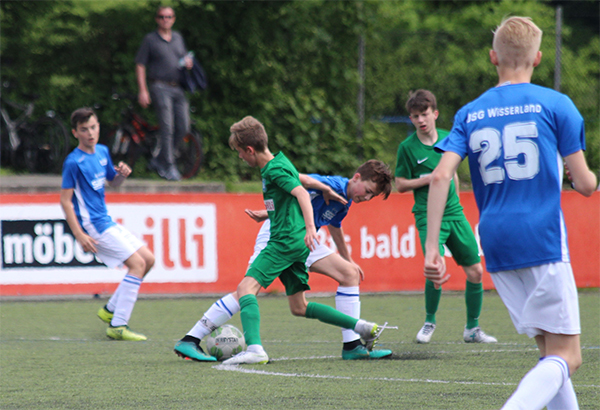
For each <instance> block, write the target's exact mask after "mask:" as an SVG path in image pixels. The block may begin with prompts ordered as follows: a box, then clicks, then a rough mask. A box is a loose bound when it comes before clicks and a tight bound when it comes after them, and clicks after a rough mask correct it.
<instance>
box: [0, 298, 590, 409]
mask: <svg viewBox="0 0 600 410" xmlns="http://www.w3.org/2000/svg"><path fill="white" fill-rule="evenodd" d="M361 299H362V317H363V318H365V319H367V320H373V321H377V322H379V323H381V322H384V321H389V322H390V324H392V325H398V326H399V327H400V329H399V330H386V331H385V332H384V333H383V334H382V337H381V344H382V346H383V347H387V348H390V349H392V350H393V351H394V355H393V356H392V358H391V359H389V360H379V361H343V360H342V359H341V356H340V353H341V334H340V331H339V329H338V328H335V327H333V326H329V325H325V324H322V323H320V322H318V321H315V320H307V319H304V318H295V317H292V316H291V314H290V313H289V309H288V306H287V299H286V298H285V297H282V296H266V297H261V298H259V305H260V308H261V315H262V316H261V317H262V323H261V333H262V340H263V344H264V346H265V349H266V350H267V353H268V354H269V356H270V357H271V363H269V364H267V365H249V366H248V365H246V366H239V367H234V366H223V365H218V364H217V365H215V364H211V363H198V362H192V361H188V360H182V359H180V358H179V357H177V356H176V355H175V354H174V353H173V350H172V348H173V345H174V343H175V342H176V341H177V340H178V339H179V338H181V337H182V336H183V335H184V334H185V333H186V332H187V331H188V330H189V329H190V328H191V327H192V326H193V325H194V324H195V323H196V321H197V320H198V319H200V317H201V315H202V313H203V312H204V311H205V310H206V309H207V308H208V307H209V306H210V305H211V304H212V302H213V301H214V300H215V299H214V298H182V299H141V300H139V301H138V303H137V304H136V307H135V310H134V312H133V316H132V319H131V321H130V325H131V328H132V329H134V330H136V331H139V332H142V333H144V334H146V335H147V336H148V337H149V340H148V341H146V342H118V341H112V340H110V339H108V338H107V337H106V336H105V328H106V325H105V324H104V323H103V322H101V321H100V320H99V319H98V318H97V317H96V311H97V310H98V308H100V307H101V306H102V305H103V304H104V303H105V302H106V301H105V300H73V301H44V302H32V301H25V302H23V301H20V302H17V301H3V302H2V303H1V304H0V319H1V321H0V372H1V373H0V378H1V380H0V381H1V383H0V386H1V391H0V393H1V394H0V409H265V410H268V409H277V410H281V409H388V408H389V409H411V410H416V409H498V408H500V407H501V405H502V404H503V403H504V401H505V400H506V399H507V398H508V397H509V396H510V394H511V393H512V392H513V391H514V389H515V387H516V385H517V383H518V382H519V380H520V379H521V378H522V377H523V375H524V374H525V373H526V372H527V371H528V370H529V369H530V368H531V367H532V366H534V365H535V363H536V362H537V359H538V352H537V349H536V347H535V344H534V342H533V340H531V339H529V338H527V337H526V336H524V335H518V334H517V333H516V331H515V330H514V327H513V325H512V323H511V321H510V319H509V316H508V313H507V310H506V308H505V307H504V305H503V304H502V302H501V301H500V298H499V297H498V296H497V294H496V293H495V292H486V294H485V297H484V306H483V312H482V316H481V320H480V323H481V326H482V328H483V329H484V330H485V331H486V332H487V333H489V334H491V335H493V336H495V337H497V338H498V340H499V342H498V343H497V344H493V345H489V344H488V345H478V344H466V343H464V342H463V341H462V330H463V327H464V322H465V320H464V317H465V307H464V299H463V297H462V295H460V294H458V293H450V292H448V293H445V294H444V295H443V296H442V300H441V304H440V309H439V312H438V315H437V329H436V331H435V334H434V336H433V339H432V342H431V343H430V344H427V345H419V344H416V343H415V342H414V338H415V335H416V333H417V331H418V330H419V328H420V327H421V325H422V323H423V319H424V307H423V297H422V295H420V294H419V295H415V294H408V295H407V294H387V295H363V296H362V297H361ZM309 300H311V301H315V302H319V303H325V304H329V305H332V306H333V305H334V300H333V297H332V296H329V297H322V298H316V297H315V298H310V299H309ZM580 310H581V319H582V329H583V334H582V337H581V344H582V350H583V360H584V364H583V366H582V367H581V369H580V370H579V371H578V372H577V373H576V374H575V375H574V377H573V384H574V386H575V391H576V392H577V394H578V397H579V405H580V408H581V409H582V410H583V409H600V325H599V324H600V295H599V293H598V290H597V289H594V290H584V291H580ZM230 323H231V324H233V325H235V326H237V327H239V328H241V324H240V321H239V315H236V316H235V317H234V318H233V319H232V320H231V321H230ZM203 346H204V343H203Z"/></svg>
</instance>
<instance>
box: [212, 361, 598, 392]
mask: <svg viewBox="0 0 600 410" xmlns="http://www.w3.org/2000/svg"><path fill="white" fill-rule="evenodd" d="M335 358H338V356H310V357H280V358H278V359H271V362H277V361H286V360H318V359H335ZM212 368H213V369H215V370H221V371H229V372H238V373H246V374H259V375H263V376H279V377H299V378H312V379H331V380H366V381H382V382H404V383H439V384H460V385H475V386H516V385H517V383H500V382H495V383H493V382H473V381H469V382H467V381H459V380H435V379H402V378H397V377H353V376H334V375H325V374H309V373H283V372H269V371H266V370H256V369H251V368H248V367H244V366H241V365H240V366H236V365H233V366H232V365H226V364H217V365H214V366H212ZM574 386H575V387H590V388H598V387H600V386H599V385H588V384H574Z"/></svg>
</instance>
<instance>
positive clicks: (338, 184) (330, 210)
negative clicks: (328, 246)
mask: <svg viewBox="0 0 600 410" xmlns="http://www.w3.org/2000/svg"><path fill="white" fill-rule="evenodd" d="M308 176H309V177H311V178H314V179H316V180H317V181H319V182H321V183H323V184H325V185H328V186H330V187H331V188H333V190H334V191H335V192H336V193H338V194H339V195H341V196H343V197H344V198H346V199H348V192H347V190H348V178H343V177H339V176H322V175H318V174H308ZM308 193H309V194H310V199H311V203H312V207H313V213H314V216H315V226H316V228H317V230H318V229H319V228H320V227H321V226H325V225H331V226H334V227H336V228H340V227H341V226H342V220H343V219H344V218H345V217H346V215H347V214H348V209H349V208H350V205H351V204H352V200H350V199H348V203H347V204H346V205H344V204H342V203H340V202H338V201H329V205H327V204H326V203H325V200H324V199H323V193H322V192H321V191H317V190H314V189H309V190H308Z"/></svg>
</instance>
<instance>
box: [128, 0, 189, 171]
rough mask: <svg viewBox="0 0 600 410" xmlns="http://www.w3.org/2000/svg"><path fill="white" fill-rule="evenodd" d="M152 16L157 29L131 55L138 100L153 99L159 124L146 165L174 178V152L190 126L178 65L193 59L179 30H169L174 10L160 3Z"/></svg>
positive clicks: (151, 101)
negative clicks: (152, 153)
mask: <svg viewBox="0 0 600 410" xmlns="http://www.w3.org/2000/svg"><path fill="white" fill-rule="evenodd" d="M155 19H156V24H157V26H158V28H157V30H156V31H153V32H152V33H149V34H147V35H146V36H145V37H144V40H143V41H142V45H141V46H140V49H139V50H138V53H137V56H136V57H135V63H136V66H135V74H136V77H137V83H138V87H139V94H138V102H139V104H140V105H141V106H142V107H143V108H146V107H148V105H150V104H151V103H153V105H154V108H155V110H156V115H157V117H158V123H159V126H160V152H159V154H158V155H157V156H156V158H153V159H152V160H151V161H150V164H149V166H150V168H152V169H153V170H155V171H156V172H157V173H158V175H160V176H161V177H163V178H165V179H168V180H170V181H178V180H180V179H181V175H180V174H179V171H178V170H177V167H176V166H175V155H174V152H175V149H176V147H177V144H178V143H179V142H180V141H181V139H182V138H183V136H184V135H185V134H186V133H187V132H188V131H189V128H190V117H189V103H188V101H187V99H186V97H185V92H184V90H183V88H182V87H181V85H180V83H179V78H180V73H179V69H180V67H181V66H182V65H185V67H186V68H187V69H188V70H190V69H191V68H192V66H193V64H194V63H193V59H192V57H191V56H189V55H188V52H187V49H186V47H185V43H184V41H183V37H181V34H179V32H177V31H173V30H171V27H173V24H174V23H175V11H173V9H172V8H171V7H165V6H160V7H159V8H158V10H157V11H156V17H155Z"/></svg>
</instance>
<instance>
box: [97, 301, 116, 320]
mask: <svg viewBox="0 0 600 410" xmlns="http://www.w3.org/2000/svg"><path fill="white" fill-rule="evenodd" d="M114 315H115V314H114V313H113V312H111V311H110V310H108V309H107V308H106V305H104V306H103V307H101V308H100V310H99V311H98V317H99V318H100V320H101V321H103V322H104V323H110V321H111V320H112V318H113V316H114Z"/></svg>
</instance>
